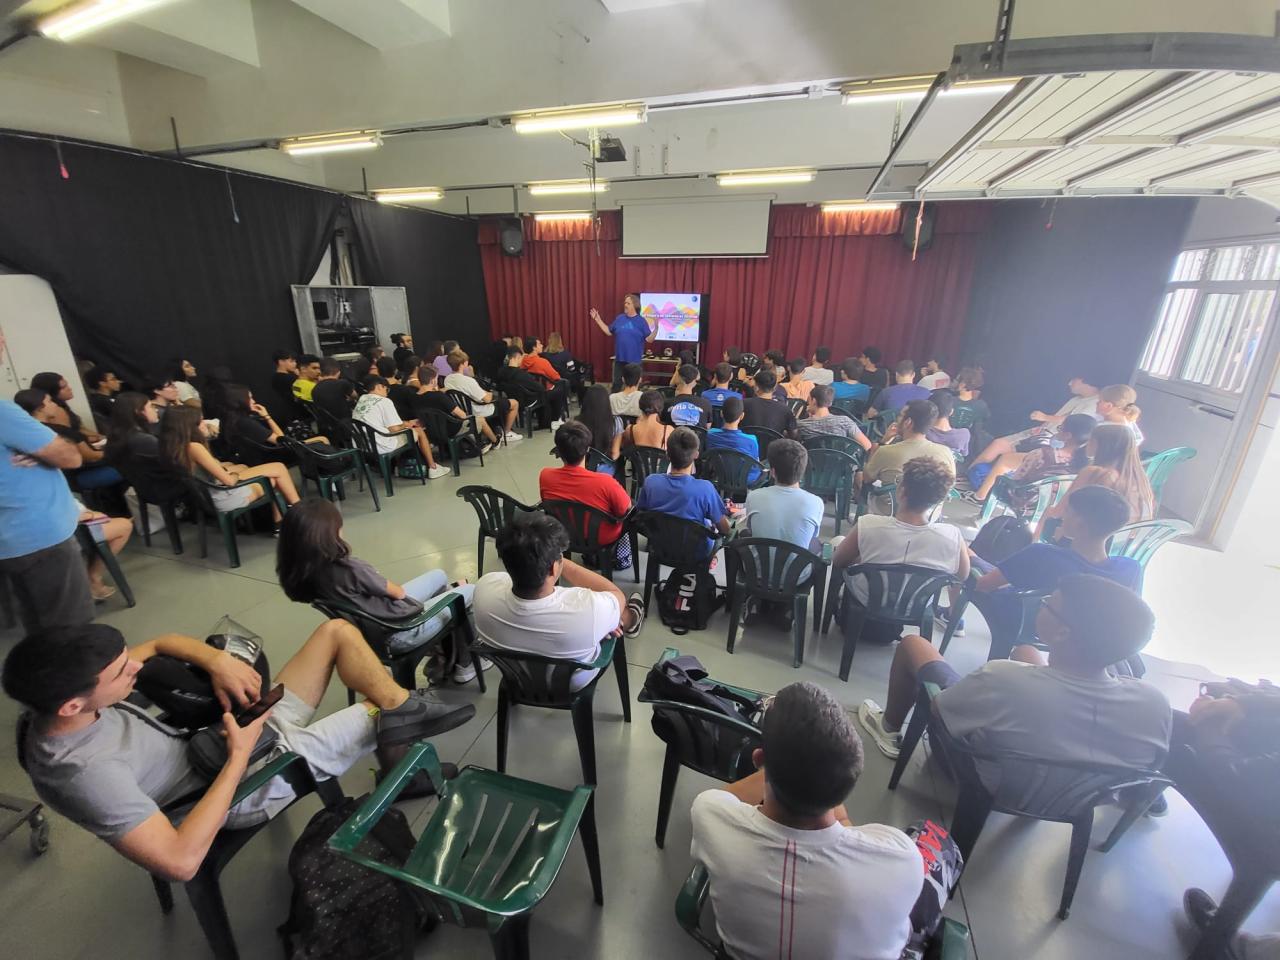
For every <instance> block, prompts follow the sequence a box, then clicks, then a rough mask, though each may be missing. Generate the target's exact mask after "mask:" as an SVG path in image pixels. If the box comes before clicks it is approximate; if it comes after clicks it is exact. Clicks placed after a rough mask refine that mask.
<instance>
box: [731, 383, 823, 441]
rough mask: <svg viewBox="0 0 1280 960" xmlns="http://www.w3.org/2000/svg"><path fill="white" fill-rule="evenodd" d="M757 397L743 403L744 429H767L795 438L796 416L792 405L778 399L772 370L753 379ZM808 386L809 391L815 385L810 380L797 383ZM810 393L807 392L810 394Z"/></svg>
mask: <svg viewBox="0 0 1280 960" xmlns="http://www.w3.org/2000/svg"><path fill="white" fill-rule="evenodd" d="M752 380H753V382H754V384H755V388H756V395H755V396H754V397H746V398H745V399H744V400H743V401H742V411H743V417H742V425H743V426H744V427H767V428H768V429H770V430H776V431H777V432H778V433H780V434H782V435H783V436H784V437H791V436H795V432H796V415H795V414H794V413H792V412H791V405H790V404H788V403H784V402H783V401H782V400H779V399H778V397H777V380H776V378H775V375H774V373H773V371H772V370H768V369H761V370H758V371H757V372H756V375H755V377H753V378H752ZM797 382H799V383H804V384H807V385H808V387H809V391H812V390H813V384H812V383H811V382H810V381H808V380H800V381H797ZM809 391H806V393H807V392H809Z"/></svg>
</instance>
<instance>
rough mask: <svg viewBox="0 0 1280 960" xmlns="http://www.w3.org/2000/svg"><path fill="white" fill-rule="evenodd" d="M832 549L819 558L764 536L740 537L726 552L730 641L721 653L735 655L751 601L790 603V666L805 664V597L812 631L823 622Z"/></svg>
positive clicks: (824, 550)
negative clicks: (740, 627)
mask: <svg viewBox="0 0 1280 960" xmlns="http://www.w3.org/2000/svg"><path fill="white" fill-rule="evenodd" d="M831 552H832V550H831V544H829V543H824V544H823V545H822V553H821V554H817V553H813V552H812V551H809V550H805V549H804V548H803V547H797V546H796V545H795V544H794V543H787V542H786V541H785V540H771V539H768V538H766V537H738V538H737V539H734V540H730V541H729V544H728V546H727V547H726V549H725V558H726V564H725V567H726V571H725V572H726V583H727V584H728V587H727V594H728V597H727V599H728V607H729V639H728V641H727V642H726V643H725V650H727V651H728V652H729V653H733V649H734V647H735V646H736V645H737V643H738V623H739V621H740V620H741V619H742V612H743V608H744V607H745V606H746V602H747V599H748V598H749V597H755V598H756V599H758V600H762V601H764V602H766V603H774V604H782V603H788V602H790V603H791V605H792V607H791V641H792V662H791V666H792V667H794V668H798V667H799V666H800V664H802V663H804V642H805V634H806V631H805V626H806V621H805V617H806V614H807V611H806V609H805V606H806V604H807V603H808V601H809V594H811V593H812V594H813V632H814V633H815V634H816V633H817V632H818V628H819V625H820V623H821V621H822V610H823V604H824V596H825V594H826V589H827V576H828V568H829V567H830V565H831Z"/></svg>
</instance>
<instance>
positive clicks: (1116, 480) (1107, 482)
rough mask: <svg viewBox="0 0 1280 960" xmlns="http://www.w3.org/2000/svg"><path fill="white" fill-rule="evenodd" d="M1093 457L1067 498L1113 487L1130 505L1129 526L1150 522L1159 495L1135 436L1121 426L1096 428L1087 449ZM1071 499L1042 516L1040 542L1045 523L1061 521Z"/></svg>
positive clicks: (1154, 512) (1038, 536) (1037, 534)
mask: <svg viewBox="0 0 1280 960" xmlns="http://www.w3.org/2000/svg"><path fill="white" fill-rule="evenodd" d="M1085 449H1086V451H1087V453H1088V454H1089V466H1087V467H1085V468H1084V469H1083V470H1081V471H1080V472H1079V473H1077V474H1076V478H1075V479H1074V480H1072V481H1071V486H1070V488H1069V489H1068V490H1067V496H1068V497H1069V496H1070V495H1071V494H1073V493H1075V492H1076V491H1077V490H1079V489H1081V488H1082V487H1089V486H1095V485H1097V486H1103V487H1110V488H1111V489H1112V490H1114V491H1115V492H1116V493H1118V494H1120V496H1121V497H1123V498H1124V501H1125V503H1127V504H1128V505H1129V519H1128V521H1127V522H1128V523H1137V522H1138V521H1139V520H1150V519H1151V518H1153V517H1154V516H1155V514H1156V503H1155V493H1154V492H1153V491H1152V489H1151V481H1150V480H1148V479H1147V472H1146V470H1144V469H1143V467H1142V459H1141V458H1140V457H1139V456H1138V448H1137V446H1136V445H1135V444H1134V442H1133V433H1132V432H1131V431H1130V430H1129V428H1128V427H1127V426H1121V425H1120V424H1118V423H1102V424H1099V425H1098V426H1096V427H1094V428H1093V435H1092V436H1091V437H1090V438H1089V443H1088V446H1087V447H1086V448H1085ZM1066 509H1067V497H1063V498H1062V499H1061V500H1059V501H1058V502H1057V503H1056V504H1054V505H1053V506H1052V507H1050V508H1049V509H1048V510H1046V511H1045V512H1044V514H1043V515H1042V516H1041V517H1040V523H1039V524H1038V525H1037V526H1036V530H1035V536H1036V539H1037V540H1038V539H1040V535H1041V533H1043V532H1044V529H1045V524H1046V523H1047V522H1049V521H1051V520H1058V519H1060V518H1061V517H1062V515H1063V514H1064V513H1065V512H1066Z"/></svg>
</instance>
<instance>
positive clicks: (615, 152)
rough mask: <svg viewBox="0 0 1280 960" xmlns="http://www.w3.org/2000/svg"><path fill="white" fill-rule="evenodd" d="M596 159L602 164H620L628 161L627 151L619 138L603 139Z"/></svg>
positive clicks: (597, 149) (597, 150)
mask: <svg viewBox="0 0 1280 960" xmlns="http://www.w3.org/2000/svg"><path fill="white" fill-rule="evenodd" d="M595 159H596V160H597V161H598V162H600V163H618V162H619V161H622V160H625V159H627V151H626V148H625V147H623V146H622V141H621V140H619V139H618V138H617V137H601V138H600V144H599V146H597V147H596V155H595Z"/></svg>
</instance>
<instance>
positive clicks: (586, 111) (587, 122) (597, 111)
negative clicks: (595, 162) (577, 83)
mask: <svg viewBox="0 0 1280 960" xmlns="http://www.w3.org/2000/svg"><path fill="white" fill-rule="evenodd" d="M644 120H645V105H644V104H643V103H620V104H614V105H612V106H604V107H583V108H579V109H576V110H540V111H538V112H536V113H521V114H517V115H516V116H513V117H512V118H511V126H512V127H514V128H515V131H516V133H548V132H550V131H554V130H586V129H588V128H590V127H620V126H624V125H626V124H629V123H644Z"/></svg>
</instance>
